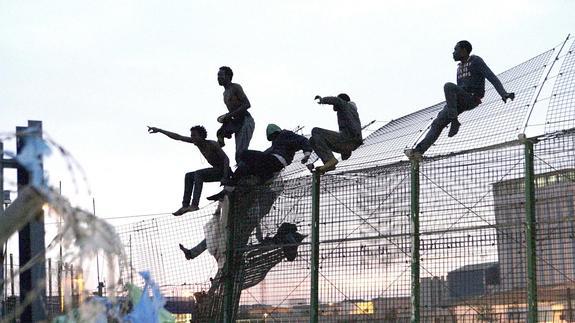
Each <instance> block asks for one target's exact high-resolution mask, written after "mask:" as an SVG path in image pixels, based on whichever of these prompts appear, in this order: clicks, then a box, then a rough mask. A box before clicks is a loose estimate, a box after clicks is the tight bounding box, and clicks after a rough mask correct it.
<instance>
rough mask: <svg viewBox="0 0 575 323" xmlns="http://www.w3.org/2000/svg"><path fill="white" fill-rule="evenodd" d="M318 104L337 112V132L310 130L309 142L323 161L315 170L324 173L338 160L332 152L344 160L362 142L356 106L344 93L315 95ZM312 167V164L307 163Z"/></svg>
mask: <svg viewBox="0 0 575 323" xmlns="http://www.w3.org/2000/svg"><path fill="white" fill-rule="evenodd" d="M315 99H316V100H318V104H329V105H332V106H333V110H334V111H336V112H337V124H338V126H339V132H337V131H331V130H327V129H322V128H313V129H312V130H311V138H310V140H309V141H310V143H311V146H312V148H313V150H314V151H315V153H316V154H317V155H318V157H319V158H320V159H321V160H322V161H323V166H320V167H317V168H316V171H318V172H320V173H325V172H328V171H330V170H334V169H335V165H337V163H338V161H337V159H336V158H335V157H334V155H333V152H337V153H340V154H341V159H342V160H346V159H348V158H349V157H350V156H351V152H352V151H354V150H356V149H357V147H359V146H360V145H361V144H362V143H363V139H362V136H361V122H360V120H359V114H358V113H357V106H356V105H355V103H354V102H352V101H351V100H350V98H349V96H348V95H347V94H345V93H342V94H339V95H338V96H337V97H334V96H327V97H324V98H322V97H321V96H319V95H317V96H316V97H315ZM308 168H310V169H313V164H310V165H308Z"/></svg>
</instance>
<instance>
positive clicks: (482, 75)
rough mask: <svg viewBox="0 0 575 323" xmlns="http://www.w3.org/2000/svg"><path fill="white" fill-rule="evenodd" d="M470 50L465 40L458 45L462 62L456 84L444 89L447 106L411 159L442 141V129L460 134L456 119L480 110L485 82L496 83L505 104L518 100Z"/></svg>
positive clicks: (457, 56)
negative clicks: (447, 127) (440, 137)
mask: <svg viewBox="0 0 575 323" xmlns="http://www.w3.org/2000/svg"><path fill="white" fill-rule="evenodd" d="M471 49H472V47H471V44H470V43H469V42H468V41H466V40H462V41H460V42H458V43H457V44H456V45H455V48H454V49H453V60H455V61H459V62H460V63H459V65H458V67H457V85H455V84H453V83H446V84H445V86H444V87H443V91H444V92H445V101H446V104H445V107H444V108H443V109H442V110H441V111H440V112H439V114H438V115H437V118H435V120H433V122H432V123H431V127H430V129H429V131H428V132H427V135H426V136H425V138H424V139H423V140H422V141H421V142H420V143H419V144H417V146H416V147H415V149H413V150H412V149H408V150H406V151H405V153H406V155H408V157H411V156H421V155H423V154H424V153H425V152H426V151H427V149H429V147H431V145H432V144H433V143H434V142H435V141H436V140H437V138H439V135H440V134H441V131H443V128H445V127H446V126H447V125H448V124H450V123H451V126H450V127H449V133H448V137H453V136H455V135H456V134H457V132H458V131H459V126H460V125H461V123H459V120H457V116H459V114H461V113H463V112H465V111H468V110H471V109H473V108H475V107H477V106H478V105H479V104H480V103H481V99H482V98H483V96H484V94H485V79H487V80H489V82H491V84H493V86H494V87H495V90H496V91H497V93H499V95H500V96H501V99H502V100H503V102H505V103H507V99H511V100H513V99H514V98H515V93H507V91H505V89H504V88H503V85H502V84H501V82H500V81H499V79H498V78H497V76H495V74H493V72H492V71H491V69H489V67H488V66H487V64H485V62H484V61H483V59H481V57H479V56H476V55H470V53H471Z"/></svg>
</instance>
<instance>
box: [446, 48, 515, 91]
mask: <svg viewBox="0 0 575 323" xmlns="http://www.w3.org/2000/svg"><path fill="white" fill-rule="evenodd" d="M485 79H487V80H489V82H491V84H493V86H494V87H495V90H497V93H499V95H500V96H502V97H503V96H505V94H506V93H507V92H506V91H505V89H504V88H503V85H501V81H499V79H498V78H497V76H495V74H493V72H492V71H491V69H489V67H488V66H487V64H485V62H484V61H483V59H481V57H479V56H475V55H471V56H469V59H468V60H467V61H466V62H465V63H459V65H458V67H457V85H458V86H460V87H461V88H463V89H464V90H465V91H466V92H469V93H473V94H475V95H477V96H478V97H480V98H482V97H483V96H484V95H485Z"/></svg>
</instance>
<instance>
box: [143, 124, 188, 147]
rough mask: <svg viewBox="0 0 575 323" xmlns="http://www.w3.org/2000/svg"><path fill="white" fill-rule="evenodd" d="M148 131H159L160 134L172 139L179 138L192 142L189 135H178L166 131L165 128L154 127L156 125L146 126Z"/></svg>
mask: <svg viewBox="0 0 575 323" xmlns="http://www.w3.org/2000/svg"><path fill="white" fill-rule="evenodd" d="M148 133H161V134H164V135H166V136H168V137H170V138H172V139H174V140H180V141H185V142H190V143H191V142H192V138H190V137H185V136H182V135H179V134H177V133H175V132H171V131H167V130H164V129H160V128H156V127H150V126H148Z"/></svg>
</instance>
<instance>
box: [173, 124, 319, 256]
mask: <svg viewBox="0 0 575 323" xmlns="http://www.w3.org/2000/svg"><path fill="white" fill-rule="evenodd" d="M266 136H267V139H268V140H269V141H271V142H272V146H271V147H270V148H268V149H266V150H265V151H263V152H262V151H256V150H246V151H244V152H243V153H242V154H241V155H240V158H239V161H238V168H237V169H236V171H235V172H234V174H233V176H232V181H228V183H227V184H230V185H236V184H237V183H238V182H240V181H241V180H242V179H245V178H247V177H248V176H250V175H253V176H256V178H257V179H258V184H261V183H265V182H268V181H269V180H271V179H272V178H273V177H274V175H275V174H277V173H278V172H280V171H281V170H282V169H284V167H286V166H287V165H289V164H291V163H292V161H293V158H294V155H295V153H296V152H297V151H299V150H302V151H303V153H304V156H303V158H302V160H301V163H302V164H305V163H306V162H307V160H308V159H309V156H310V155H311V151H312V148H311V145H310V143H309V141H308V139H307V138H306V137H304V136H301V135H298V134H296V133H294V132H293V131H290V130H285V129H283V130H282V129H281V128H280V127H279V126H277V125H275V124H269V125H268V126H267V129H266ZM226 193H227V191H226V190H225V189H224V190H222V191H221V192H220V193H218V194H215V195H212V196H210V197H208V200H212V201H217V200H221V199H223V198H224V196H225V194H226ZM270 207H271V206H270ZM262 216H263V215H262ZM206 248H207V244H206V240H205V239H204V240H203V241H202V242H200V243H199V244H197V245H196V246H195V247H193V248H191V249H187V248H185V247H184V246H183V245H182V244H180V249H181V250H182V252H183V253H184V255H185V256H186V259H188V260H190V259H194V258H196V257H197V256H199V255H200V254H201V253H202V252H204V251H205V250H206Z"/></svg>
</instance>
